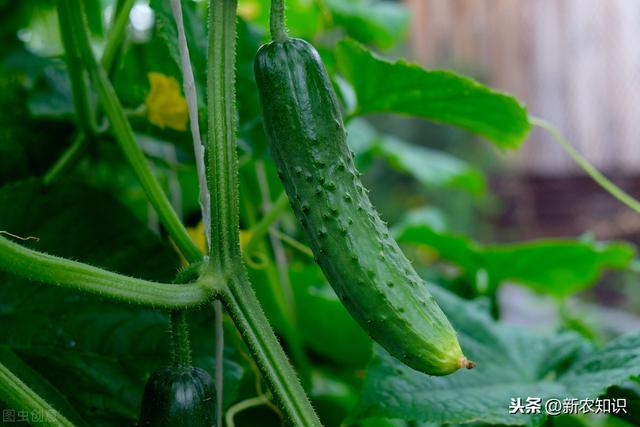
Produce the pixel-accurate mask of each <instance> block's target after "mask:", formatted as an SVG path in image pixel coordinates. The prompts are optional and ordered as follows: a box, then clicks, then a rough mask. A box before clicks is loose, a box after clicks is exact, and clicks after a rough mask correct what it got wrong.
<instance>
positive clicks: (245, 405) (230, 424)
mask: <svg viewBox="0 0 640 427" xmlns="http://www.w3.org/2000/svg"><path fill="white" fill-rule="evenodd" d="M268 403H269V399H268V398H267V396H264V395H263V396H256V397H252V398H251V399H246V400H243V401H241V402H238V403H236V404H235V405H233V406H232V407H231V408H229V410H228V411H227V416H226V417H225V420H226V422H227V427H236V423H235V421H234V418H235V416H236V415H237V414H239V413H240V412H242V411H246V410H247V409H250V408H254V407H256V406H260V405H266V404H268Z"/></svg>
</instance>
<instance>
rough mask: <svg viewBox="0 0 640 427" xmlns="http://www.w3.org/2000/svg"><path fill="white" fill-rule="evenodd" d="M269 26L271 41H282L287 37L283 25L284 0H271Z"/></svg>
mask: <svg viewBox="0 0 640 427" xmlns="http://www.w3.org/2000/svg"><path fill="white" fill-rule="evenodd" d="M269 28H270V30H271V38H272V39H273V41H276V42H283V41H285V40H287V39H288V38H289V37H288V36H287V27H286V25H285V15H284V0H271V12H270V15H269Z"/></svg>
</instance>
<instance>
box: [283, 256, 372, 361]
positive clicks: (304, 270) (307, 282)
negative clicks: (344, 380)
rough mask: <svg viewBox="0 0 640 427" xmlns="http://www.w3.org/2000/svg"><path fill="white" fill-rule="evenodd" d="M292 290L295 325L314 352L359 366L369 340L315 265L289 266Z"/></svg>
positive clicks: (368, 353)
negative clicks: (295, 313)
mask: <svg viewBox="0 0 640 427" xmlns="http://www.w3.org/2000/svg"><path fill="white" fill-rule="evenodd" d="M289 275H290V277H291V284H292V287H293V290H294V294H295V300H296V309H297V321H298V325H297V327H298V328H299V329H300V334H301V336H303V337H304V339H305V344H306V345H307V346H308V347H309V348H311V349H312V350H313V351H314V352H316V353H318V354H320V355H322V356H324V357H327V358H329V359H331V360H333V361H334V362H336V363H339V364H340V365H343V366H348V367H363V366H364V365H365V364H366V363H367V362H368V361H369V358H370V357H371V345H372V341H371V339H370V338H369V337H368V336H367V334H366V333H365V332H364V331H363V330H362V328H360V326H359V325H358V324H357V323H356V321H355V320H354V319H353V318H352V317H351V315H350V314H349V312H348V311H347V309H346V308H344V306H343V305H342V303H341V302H340V299H338V296H337V295H336V294H335V292H334V291H333V289H332V288H331V286H329V284H328V283H327V281H326V279H325V278H324V276H323V275H322V272H321V271H320V269H319V268H318V267H317V266H316V265H305V266H292V267H291V268H290V270H289Z"/></svg>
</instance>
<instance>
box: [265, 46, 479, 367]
mask: <svg viewBox="0 0 640 427" xmlns="http://www.w3.org/2000/svg"><path fill="white" fill-rule="evenodd" d="M255 75H256V80H257V83H258V88H259V92H260V99H261V103H262V111H263V116H264V124H265V129H266V134H267V139H268V141H269V146H270V149H271V153H272V156H273V158H274V160H275V163H276V165H277V168H278V174H279V176H280V178H281V180H282V182H283V184H284V187H285V189H286V192H287V195H288V196H289V200H290V202H291V205H292V206H293V210H294V212H295V214H296V217H297V218H298V221H299V222H300V223H301V224H302V227H303V229H304V231H305V234H306V237H307V239H308V241H309V242H310V245H311V248H312V250H313V253H314V255H315V258H316V261H317V263H318V264H319V265H320V267H321V269H322V271H323V272H324V274H325V276H326V278H327V279H328V281H329V283H330V284H331V285H332V287H333V289H334V290H335V291H336V293H337V294H338V296H339V297H340V299H341V300H342V302H343V304H344V305H345V306H346V308H347V309H348V310H349V312H350V313H351V315H352V316H353V317H354V318H355V319H356V321H358V322H359V324H360V325H361V326H362V327H363V328H364V329H365V330H366V331H367V332H368V333H369V335H370V336H371V337H372V338H373V339H374V340H375V341H377V342H378V343H379V344H381V345H382V346H383V347H384V348H385V349H386V350H387V351H388V352H389V353H391V354H392V355H393V356H395V357H396V358H398V359H400V360H401V361H402V362H404V363H405V364H407V365H408V366H410V367H412V368H414V369H417V370H420V371H422V372H425V373H427V374H431V375H446V374H449V373H451V372H454V371H455V370H457V369H459V368H462V367H465V368H471V367H473V363H472V362H470V361H468V360H467V359H466V358H465V357H464V355H463V354H462V350H461V349H460V345H459V343H458V339H457V337H456V333H455V331H454V330H453V328H452V327H451V324H450V323H449V321H448V320H447V318H446V317H445V315H444V313H443V312H442V311H441V310H440V308H439V307H438V305H437V304H436V302H435V300H434V299H433V297H432V296H431V294H430V293H429V291H428V290H427V289H426V287H425V286H424V282H423V281H422V280H421V278H420V277H419V276H418V274H417V273H416V272H415V270H414V268H413V267H412V266H411V263H410V262H409V260H407V258H406V257H405V256H404V254H403V253H402V251H401V250H400V248H399V247H398V245H397V243H396V242H395V240H394V239H393V238H392V237H391V236H390V235H389V231H388V229H387V227H386V225H385V223H384V222H383V221H382V220H381V219H380V217H379V216H378V214H377V212H376V211H375V209H374V208H373V206H372V205H371V202H370V201H369V198H368V196H367V190H366V189H365V188H364V187H363V185H362V183H361V182H360V178H359V175H360V174H359V172H358V171H357V170H356V168H355V166H354V162H353V153H351V152H350V150H349V148H348V147H347V142H346V131H345V128H344V124H343V121H342V115H341V112H340V107H339V105H338V101H337V98H336V95H335V92H334V90H333V87H332V86H331V82H330V81H329V78H328V76H327V72H326V70H325V68H324V65H323V64H322V61H321V59H320V56H319V55H318V53H317V51H316V50H315V49H314V48H313V46H311V45H310V44H309V43H307V42H305V41H303V40H299V39H286V40H284V41H273V42H271V43H268V44H266V45H264V46H262V47H261V48H260V50H259V51H258V53H257V57H256V60H255Z"/></svg>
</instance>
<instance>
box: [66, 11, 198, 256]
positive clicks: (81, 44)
mask: <svg viewBox="0 0 640 427" xmlns="http://www.w3.org/2000/svg"><path fill="white" fill-rule="evenodd" d="M58 14H59V15H62V16H63V17H64V18H61V19H66V21H65V22H67V23H68V25H67V26H65V27H61V29H60V30H61V32H67V31H68V32H71V33H73V34H74V35H75V39H76V40H77V41H78V48H79V50H80V54H81V57H82V60H83V62H84V66H85V68H86V69H87V71H88V72H89V76H90V77H91V80H92V81H93V84H94V87H95V89H96V92H97V93H98V97H99V99H100V102H101V104H102V108H103V109H104V112H105V114H106V116H107V118H108V119H109V122H110V123H111V126H112V129H113V132H114V134H115V136H116V140H117V141H118V144H119V145H120V148H121V149H122V151H123V152H124V155H125V157H126V158H127V160H128V161H129V164H130V165H131V167H132V169H133V171H134V173H135V174H136V177H137V178H138V180H139V181H140V184H141V185H142V188H143V189H144V191H145V194H146V195H147V198H148V199H149V201H150V202H151V204H152V206H153V207H154V209H155V210H156V212H157V213H158V216H159V218H160V221H161V222H162V224H163V225H164V226H165V227H166V229H167V231H168V233H169V235H170V236H171V237H172V239H173V240H174V242H175V244H176V246H177V247H178V248H179V249H180V251H181V252H182V254H183V255H184V257H185V258H186V259H187V260H188V261H190V262H195V261H199V260H201V259H202V253H201V252H200V249H198V247H197V246H196V244H195V243H194V242H193V240H191V237H190V236H189V233H187V230H186V228H185V227H184V225H183V224H182V222H180V219H179V218H178V215H177V214H176V212H175V211H174V210H173V208H172V206H171V203H170V202H169V200H168V199H167V196H166V194H164V192H163V190H162V187H161V186H160V184H159V182H158V180H157V179H156V177H155V176H154V175H153V173H152V172H151V168H150V167H149V164H148V163H147V160H146V158H145V155H144V152H143V151H142V149H141V148H140V146H138V144H137V143H136V140H135V137H134V135H133V130H132V129H131V125H130V124H129V121H128V120H127V117H126V115H125V113H124V110H123V109H122V105H121V104H120V101H119V100H118V96H117V95H116V92H115V90H114V89H113V86H112V85H111V82H110V81H109V79H108V77H107V75H106V72H105V70H104V69H103V68H102V67H101V66H100V65H99V64H98V62H97V61H96V59H95V57H94V55H93V51H92V49H91V45H90V44H89V39H88V37H87V32H86V25H85V22H84V16H83V12H82V2H78V1H75V0H58Z"/></svg>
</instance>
